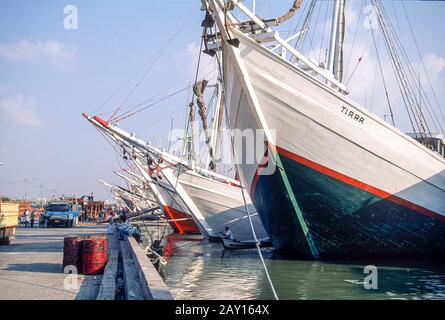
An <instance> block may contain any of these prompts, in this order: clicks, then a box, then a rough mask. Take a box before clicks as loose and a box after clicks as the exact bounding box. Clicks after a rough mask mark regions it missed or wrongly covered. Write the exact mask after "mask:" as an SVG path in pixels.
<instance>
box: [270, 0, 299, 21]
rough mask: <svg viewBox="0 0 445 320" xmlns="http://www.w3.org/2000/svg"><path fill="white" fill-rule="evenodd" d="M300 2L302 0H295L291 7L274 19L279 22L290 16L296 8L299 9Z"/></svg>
mask: <svg viewBox="0 0 445 320" xmlns="http://www.w3.org/2000/svg"><path fill="white" fill-rule="evenodd" d="M302 3H303V0H295V1H294V4H293V5H292V7H291V8H290V9H289V10H288V11H287V12H286V13H285V14H283V15H282V16H281V17H278V18H277V19H276V21H277V23H278V24H280V23H283V22H285V21H287V20H289V19H290V18H292V17H293V16H294V15H295V13H296V12H297V10H298V9H300V7H301V4H302Z"/></svg>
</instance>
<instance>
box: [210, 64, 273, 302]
mask: <svg viewBox="0 0 445 320" xmlns="http://www.w3.org/2000/svg"><path fill="white" fill-rule="evenodd" d="M218 65H219V66H220V67H221V65H220V64H219V63H218ZM220 75H221V79H223V77H222V70H221V69H220ZM224 94H225V91H224ZM224 100H225V101H227V99H224ZM225 118H226V121H227V124H229V127H230V128H232V126H230V120H229V117H228V115H227V112H225ZM231 145H232V148H231V149H232V155H233V159H234V160H235V163H236V158H235V146H234V143H233V135H231ZM235 169H236V172H237V175H238V176H239V177H240V179H239V180H240V181H239V183H240V190H241V193H242V195H243V201H244V207H245V208H246V213H247V216H248V217H249V223H250V229H251V230H252V235H253V238H254V240H255V245H256V248H257V251H258V255H259V256H260V260H261V263H262V265H263V269H264V272H265V273H266V277H267V281H268V282H269V285H270V288H271V290H272V293H273V295H274V298H275V300H279V298H278V295H277V292H276V290H275V287H274V285H273V282H272V278H271V277H270V274H269V270H268V269H267V266H266V262H265V261H264V257H263V253H262V252H261V248H260V244H261V243H260V241H259V240H258V238H257V235H256V232H255V228H254V226H253V222H252V217H251V214H250V210H249V207H248V205H247V201H246V196H245V194H244V185H243V183H242V179H241V173H240V170H239V167H238V164H235Z"/></svg>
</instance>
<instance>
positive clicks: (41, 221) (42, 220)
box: [39, 212, 45, 228]
mask: <svg viewBox="0 0 445 320" xmlns="http://www.w3.org/2000/svg"><path fill="white" fill-rule="evenodd" d="M44 227H45V215H44V214H43V212H42V213H41V214H40V217H39V228H44Z"/></svg>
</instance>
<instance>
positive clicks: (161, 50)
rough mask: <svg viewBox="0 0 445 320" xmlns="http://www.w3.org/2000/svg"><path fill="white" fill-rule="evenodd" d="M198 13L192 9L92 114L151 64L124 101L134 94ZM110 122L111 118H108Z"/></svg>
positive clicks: (194, 8)
mask: <svg viewBox="0 0 445 320" xmlns="http://www.w3.org/2000/svg"><path fill="white" fill-rule="evenodd" d="M198 12H199V9H198V10H197V9H196V7H193V8H192V10H191V11H190V13H189V14H188V15H187V16H186V18H185V19H184V22H183V23H182V24H181V26H180V27H179V28H178V29H177V30H176V32H175V33H174V34H173V35H172V36H170V38H169V39H168V41H167V42H166V43H165V44H164V46H163V47H161V48H160V49H159V50H158V51H157V52H156V53H155V54H154V55H153V56H151V57H150V58H149V59H148V60H147V61H146V62H144V64H143V65H142V66H141V67H140V68H139V69H137V71H136V72H135V73H134V74H133V75H131V76H130V78H129V79H128V80H127V81H125V82H124V83H123V84H122V85H121V86H120V87H119V88H118V89H116V90H115V91H114V92H113V93H112V94H111V95H110V96H109V97H108V98H107V99H106V100H105V101H104V102H103V103H102V104H101V105H100V106H98V107H97V108H96V109H94V113H97V112H98V111H99V110H101V109H102V108H103V107H104V106H105V105H106V104H107V103H108V102H109V101H110V100H111V99H113V98H114V97H115V96H116V95H117V94H118V93H119V92H120V91H121V90H122V89H124V88H125V87H126V86H127V85H128V84H129V83H130V82H131V81H132V80H133V79H135V78H136V77H137V75H138V74H140V73H141V72H142V71H143V70H144V69H145V68H146V67H147V66H148V65H149V64H150V62H151V65H150V67H149V68H148V70H146V71H145V72H144V73H143V76H142V79H140V80H139V82H138V83H137V84H136V86H135V87H134V88H133V89H132V90H131V93H130V94H129V95H127V97H126V98H125V99H124V101H126V100H127V99H128V98H129V97H130V96H131V95H132V93H133V92H134V90H135V89H136V88H137V87H138V86H139V84H140V83H141V82H142V80H143V79H144V78H145V77H146V76H147V74H148V72H149V71H150V70H151V69H152V68H153V66H154V65H155V63H156V62H157V60H158V59H159V58H160V57H161V56H162V54H163V53H164V52H165V51H166V50H167V48H168V46H169V45H170V44H171V43H172V42H173V40H174V39H175V38H176V37H177V36H178V35H179V34H180V33H181V32H182V31H183V30H184V29H185V28H184V27H185V26H186V25H187V24H188V23H190V22H191V21H192V19H191V18H192V16H194V15H195V14H197V13H198ZM119 108H120V106H119V107H118V108H117V109H116V111H115V113H116V112H117V111H118V110H119ZM110 120H111V118H110Z"/></svg>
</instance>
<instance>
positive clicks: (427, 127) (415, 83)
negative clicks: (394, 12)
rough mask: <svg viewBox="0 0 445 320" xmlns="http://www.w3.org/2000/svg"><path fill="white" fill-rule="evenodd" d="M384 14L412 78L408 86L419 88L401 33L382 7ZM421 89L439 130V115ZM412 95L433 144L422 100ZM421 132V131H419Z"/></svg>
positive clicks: (427, 136)
mask: <svg viewBox="0 0 445 320" xmlns="http://www.w3.org/2000/svg"><path fill="white" fill-rule="evenodd" d="M382 12H383V14H384V15H385V16H386V19H387V20H388V25H389V28H390V30H391V32H392V33H393V34H394V38H395V41H396V45H397V47H398V49H399V51H400V52H401V57H402V59H403V62H404V64H405V67H406V68H407V69H408V75H409V76H410V78H408V79H406V80H407V81H408V84H409V86H410V87H416V86H417V74H418V72H417V71H416V70H415V68H414V65H413V63H412V62H411V59H410V57H409V55H408V53H407V51H406V50H405V48H404V46H403V44H402V41H401V40H400V38H399V37H398V34H399V32H396V30H395V28H394V26H393V24H392V22H391V20H390V19H389V17H388V14H387V12H386V10H385V8H384V7H382ZM397 22H398V20H397ZM421 60H422V59H421ZM419 89H420V91H421V92H422V91H423V93H424V95H425V97H426V99H427V102H428V104H427V105H426V110H427V112H428V115H429V116H430V118H431V120H432V123H433V125H434V126H435V127H436V130H438V126H437V124H436V122H435V119H436V120H437V121H438V122H439V127H441V126H440V121H439V120H438V119H437V115H436V114H435V112H434V110H433V111H432V113H433V114H431V111H430V107H431V109H433V107H432V105H431V104H430V103H429V99H428V95H427V94H426V93H425V91H424V90H423V87H422V86H421V84H420V83H419ZM410 90H411V91H412V90H413V89H412V88H410ZM412 95H413V98H414V101H415V109H414V110H415V111H417V110H416V109H418V112H419V113H420V119H421V122H424V125H425V126H426V132H425V134H426V137H425V138H428V140H429V141H430V142H431V139H432V134H431V130H430V127H429V123H428V121H426V118H425V116H424V113H423V111H422V108H421V104H420V100H418V98H417V97H416V96H415V95H414V94H412ZM433 115H434V117H433ZM415 116H416V114H415ZM421 124H422V123H420V125H421ZM419 131H420V129H419Z"/></svg>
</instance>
